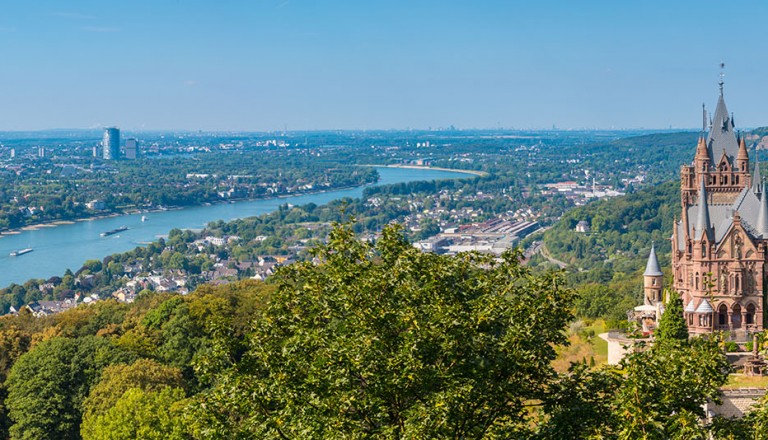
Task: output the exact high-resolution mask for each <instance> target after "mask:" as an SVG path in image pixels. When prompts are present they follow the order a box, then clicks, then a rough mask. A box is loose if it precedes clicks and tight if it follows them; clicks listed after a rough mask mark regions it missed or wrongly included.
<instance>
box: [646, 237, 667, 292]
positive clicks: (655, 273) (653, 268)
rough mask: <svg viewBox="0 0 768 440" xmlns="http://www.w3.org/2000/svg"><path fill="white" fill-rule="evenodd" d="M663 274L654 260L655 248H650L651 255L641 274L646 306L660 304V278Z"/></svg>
mask: <svg viewBox="0 0 768 440" xmlns="http://www.w3.org/2000/svg"><path fill="white" fill-rule="evenodd" d="M663 277H664V274H663V273H662V272H661V268H660V267H659V259H658V258H656V246H655V245H652V246H651V253H650V254H649V255H648V264H646V265H645V272H643V291H644V292H645V302H646V304H649V305H651V304H658V303H660V302H661V300H662V297H661V291H662V278H663Z"/></svg>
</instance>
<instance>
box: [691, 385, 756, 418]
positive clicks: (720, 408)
mask: <svg viewBox="0 0 768 440" xmlns="http://www.w3.org/2000/svg"><path fill="white" fill-rule="evenodd" d="M765 392H766V389H765V388H735V389H728V390H723V392H722V396H721V399H722V401H723V403H722V404H720V405H716V404H714V403H708V404H706V405H704V410H705V411H706V413H707V416H708V417H709V418H710V419H711V418H712V417H714V416H721V417H728V418H731V417H737V418H741V417H742V416H744V414H746V413H747V412H749V407H750V406H752V405H754V404H755V403H757V401H758V400H760V398H762V397H763V396H764V395H765Z"/></svg>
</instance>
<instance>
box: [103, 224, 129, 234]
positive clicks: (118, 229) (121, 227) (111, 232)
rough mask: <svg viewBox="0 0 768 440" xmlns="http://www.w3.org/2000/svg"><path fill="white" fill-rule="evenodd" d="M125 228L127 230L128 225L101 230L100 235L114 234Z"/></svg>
mask: <svg viewBox="0 0 768 440" xmlns="http://www.w3.org/2000/svg"><path fill="white" fill-rule="evenodd" d="M127 230H128V226H120V227H119V228H117V229H113V230H111V231H107V232H102V233H101V236H102V237H109V236H110V235H114V234H117V233H118V232H123V231H127Z"/></svg>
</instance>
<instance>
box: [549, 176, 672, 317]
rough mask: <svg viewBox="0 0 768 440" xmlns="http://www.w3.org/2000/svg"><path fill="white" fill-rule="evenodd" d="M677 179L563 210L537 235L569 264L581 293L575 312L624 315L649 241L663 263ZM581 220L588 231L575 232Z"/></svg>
mask: <svg viewBox="0 0 768 440" xmlns="http://www.w3.org/2000/svg"><path fill="white" fill-rule="evenodd" d="M679 194H680V186H679V182H678V181H677V180H674V181H669V182H666V183H662V184H659V185H655V186H651V187H646V188H643V189H641V190H639V191H637V192H636V193H634V194H629V195H627V196H624V197H617V198H612V199H603V200H600V201H596V202H593V203H590V204H588V205H586V206H582V207H579V208H576V209H573V210H571V211H569V212H568V213H566V214H565V215H564V216H563V218H562V219H561V220H560V221H558V222H557V223H556V224H555V225H554V226H553V227H552V228H551V229H550V230H548V231H546V232H545V233H544V236H543V241H544V245H545V246H546V249H547V250H548V252H549V254H550V255H551V256H552V257H554V258H556V259H558V260H562V261H564V262H566V263H568V264H569V266H568V268H567V269H566V270H567V271H568V279H569V281H570V284H571V286H573V287H575V288H576V289H577V290H578V291H579V293H580V294H581V298H580V300H579V302H578V303H577V313H578V314H579V315H581V316H583V317H587V318H606V319H608V320H613V322H614V323H617V322H618V321H620V320H622V319H626V311H627V310H628V309H630V308H631V307H632V306H634V305H637V303H638V301H640V299H641V296H640V295H641V292H642V272H643V268H644V267H645V263H646V261H647V258H648V253H649V252H650V249H651V244H652V243H654V242H655V244H656V251H657V253H658V255H659V260H660V263H661V265H662V267H663V268H664V269H668V268H669V264H670V252H671V246H670V241H669V238H670V236H671V234H672V232H671V231H672V223H673V221H674V217H675V216H677V217H678V218H679V216H680V202H679V197H680V196H679ZM582 220H583V221H586V222H587V223H588V224H589V225H590V228H591V231H590V232H589V233H579V232H576V230H575V228H576V224H577V223H578V222H579V221H582Z"/></svg>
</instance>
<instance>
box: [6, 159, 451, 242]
mask: <svg viewBox="0 0 768 440" xmlns="http://www.w3.org/2000/svg"><path fill="white" fill-rule="evenodd" d="M376 166H380V165H376ZM382 167H383V166H382ZM447 171H451V170H447ZM376 183H377V182H366V183H363V184H361V185H352V186H339V187H332V188H323V189H319V190H316V191H300V192H295V193H290V194H280V195H276V196H271V197H253V198H249V197H243V198H240V197H237V198H231V199H227V200H214V201H211V202H203V203H201V204H196V205H186V206H168V207H162V208H149V209H130V210H126V211H123V212H111V213H108V214H99V215H92V216H89V217H82V218H76V219H72V220H53V221H45V222H40V223H31V224H28V225H24V226H21V227H19V228H13V229H7V230H4V231H0V238H2V237H3V236H5V235H18V234H21V233H22V232H26V231H37V230H40V229H43V228H55V227H56V226H61V225H71V224H74V223H76V222H89V221H94V220H101V219H106V218H112V217H120V216H124V215H135V214H146V213H158V212H165V211H179V210H184V209H188V208H195V207H199V206H211V205H219V204H220V205H226V204H231V203H238V202H254V201H259V200H279V199H285V198H291V197H298V196H311V195H314V194H323V193H326V192H330V191H343V190H347V189H354V188H360V187H363V186H366V185H372V184H376Z"/></svg>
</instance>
